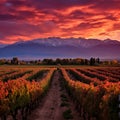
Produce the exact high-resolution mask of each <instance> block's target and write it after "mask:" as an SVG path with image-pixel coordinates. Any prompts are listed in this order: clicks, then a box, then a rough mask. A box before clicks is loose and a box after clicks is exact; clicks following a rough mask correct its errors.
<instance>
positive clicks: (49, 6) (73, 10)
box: [0, 0, 120, 43]
mask: <svg viewBox="0 0 120 120" xmlns="http://www.w3.org/2000/svg"><path fill="white" fill-rule="evenodd" d="M47 37H62V38H66V37H67V38H68V37H84V38H98V39H102V40H103V39H107V38H110V39H114V40H120V0H0V42H1V43H14V42H17V41H20V40H31V39H35V38H47Z"/></svg>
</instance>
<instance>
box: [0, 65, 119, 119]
mask: <svg viewBox="0 0 120 120" xmlns="http://www.w3.org/2000/svg"><path fill="white" fill-rule="evenodd" d="M56 72H57V73H56ZM55 79H58V81H57V82H56V83H53V82H54V81H55ZM52 83H53V84H52ZM57 84H58V85H57ZM53 86H55V88H54V89H53V90H49V89H50V88H52V87H53ZM59 86H61V87H62V88H64V89H65V90H63V91H62V90H59V89H60V88H57V87H59ZM50 91H52V92H50ZM53 92H54V94H53V96H52V93H53ZM57 92H59V94H62V95H58V96H57V95H56V94H57ZM46 94H47V95H48V96H50V97H51V96H52V98H50V99H49V98H47V100H48V99H49V101H50V100H51V99H53V98H54V97H56V98H55V100H56V101H60V100H58V99H59V98H60V97H61V96H62V97H64V95H63V94H66V95H68V98H69V99H70V102H71V101H72V102H73V104H74V107H75V110H74V109H72V108H71V109H72V111H73V112H72V113H73V118H71V119H74V116H75V115H76V114H74V111H76V112H77V113H78V114H79V119H80V120H101V119H103V120H119V119H120V118H119V112H120V108H119V104H120V101H119V95H120V68H119V67H69V66H68V67H62V66H57V67H39V66H36V67H34V66H33V67H32V66H29V67H17V66H16V67H15V66H14V67H12V66H11V67H7V68H6V67H4V66H1V67H0V120H26V119H27V118H28V116H29V115H30V114H31V113H32V112H33V110H34V109H36V108H37V107H38V105H39V104H40V103H41V102H42V99H43V98H44V97H45V96H46ZM55 95H56V96H55ZM65 98H66V97H65ZM65 98H64V99H65ZM47 100H46V101H47ZM55 100H54V101H55ZM57 104H58V108H57V105H56V107H55V106H54V104H53V107H54V109H53V108H52V110H55V111H56V109H59V111H62V110H63V115H64V113H65V112H64V109H63V108H60V107H59V106H60V105H59V102H57ZM64 105H66V106H69V105H68V103H66V102H65V101H64V104H62V105H61V106H64ZM47 109H48V108H46V110H47ZM39 119H40V118H39ZM52 119H53V118H52ZM54 119H55V118H54ZM56 119H57V118H56ZM64 119H66V118H64ZM64 119H63V120H64ZM79 119H78V118H76V120H79ZM33 120H34V119H33ZM45 120H47V119H45ZM49 120H51V119H50V118H49ZM57 120H59V119H57ZM60 120H62V118H61V119H60Z"/></svg>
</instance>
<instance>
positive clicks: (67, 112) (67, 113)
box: [63, 109, 73, 120]
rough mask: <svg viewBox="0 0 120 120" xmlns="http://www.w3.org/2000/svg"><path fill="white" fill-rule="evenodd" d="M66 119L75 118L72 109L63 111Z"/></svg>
mask: <svg viewBox="0 0 120 120" xmlns="http://www.w3.org/2000/svg"><path fill="white" fill-rule="evenodd" d="M63 117H64V119H67V120H68V119H73V115H72V111H71V110H70V109H68V110H66V111H64V112H63Z"/></svg>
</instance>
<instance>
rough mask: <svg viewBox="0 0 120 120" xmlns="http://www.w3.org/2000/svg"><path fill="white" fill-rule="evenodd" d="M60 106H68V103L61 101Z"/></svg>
mask: <svg viewBox="0 0 120 120" xmlns="http://www.w3.org/2000/svg"><path fill="white" fill-rule="evenodd" d="M60 106H61V107H69V106H70V105H69V103H66V102H62V103H61V104H60Z"/></svg>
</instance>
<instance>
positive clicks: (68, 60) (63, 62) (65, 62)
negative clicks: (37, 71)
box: [0, 57, 120, 66]
mask: <svg viewBox="0 0 120 120" xmlns="http://www.w3.org/2000/svg"><path fill="white" fill-rule="evenodd" d="M4 64H7V65H91V66H93V65H120V61H118V60H104V61H103V60H100V58H94V57H91V58H90V59H83V58H74V59H71V58H64V59H61V58H56V59H48V58H46V59H43V60H40V59H39V60H28V61H27V60H19V58H18V57H13V58H12V59H9V60H8V59H0V65H4Z"/></svg>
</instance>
